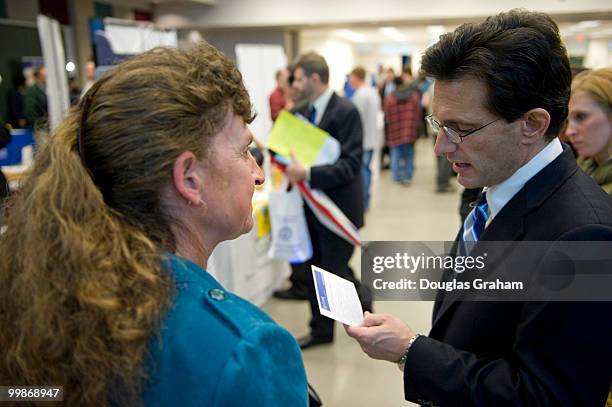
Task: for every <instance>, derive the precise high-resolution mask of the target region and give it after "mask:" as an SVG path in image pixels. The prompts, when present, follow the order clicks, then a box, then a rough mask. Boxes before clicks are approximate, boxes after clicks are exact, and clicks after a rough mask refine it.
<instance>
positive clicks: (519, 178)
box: [484, 137, 563, 225]
mask: <svg viewBox="0 0 612 407" xmlns="http://www.w3.org/2000/svg"><path fill="white" fill-rule="evenodd" d="M562 152H563V146H562V145H561V142H560V141H559V139H558V138H556V137H555V138H554V139H553V140H552V141H551V142H550V143H548V145H546V147H544V148H543V149H542V150H541V151H540V152H539V153H538V154H536V156H535V157H533V158H532V159H531V160H529V162H527V164H525V165H523V166H522V167H521V168H519V169H518V170H516V171H515V172H514V174H512V175H511V176H510V177H509V178H507V179H506V180H505V181H503V182H501V183H499V184H497V185H493V186H491V187H485V189H484V190H485V191H486V192H487V204H488V206H489V218H488V219H487V225H488V224H489V223H490V222H491V221H492V220H493V218H495V216H496V215H497V214H498V213H499V211H501V210H502V208H503V207H504V206H505V205H506V204H507V203H508V202H509V201H510V199H512V197H513V196H514V195H516V194H517V192H519V191H520V190H521V189H522V188H523V186H525V184H526V183H527V181H529V180H530V179H531V178H533V177H534V176H535V175H536V174H537V173H538V172H540V171H541V170H542V169H544V167H546V166H547V165H548V164H550V163H551V162H553V161H554V160H555V158H557V157H558V156H559V155H561V153H562Z"/></svg>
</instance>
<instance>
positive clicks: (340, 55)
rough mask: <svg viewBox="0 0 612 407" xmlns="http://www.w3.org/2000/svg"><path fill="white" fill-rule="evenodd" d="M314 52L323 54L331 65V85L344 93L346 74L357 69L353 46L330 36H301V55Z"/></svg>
mask: <svg viewBox="0 0 612 407" xmlns="http://www.w3.org/2000/svg"><path fill="white" fill-rule="evenodd" d="M309 51H314V52H317V53H319V54H321V55H322V56H323V57H324V58H325V60H326V61H327V65H329V85H330V86H331V88H332V89H334V90H335V91H337V92H339V93H342V90H343V89H344V81H345V79H346V74H348V73H350V72H351V70H352V69H353V68H354V67H355V52H354V50H353V44H352V43H350V42H348V41H343V40H340V39H336V38H332V37H330V36H328V35H321V36H304V35H301V36H300V54H303V53H305V52H309Z"/></svg>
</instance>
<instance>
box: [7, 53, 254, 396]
mask: <svg viewBox="0 0 612 407" xmlns="http://www.w3.org/2000/svg"><path fill="white" fill-rule="evenodd" d="M88 94H89V95H90V99H91V105H90V106H89V108H88V109H87V110H88V111H87V112H83V107H84V106H83V105H84V103H83V102H81V103H80V105H79V106H77V107H76V108H75V109H74V110H73V111H71V112H70V114H69V117H68V118H67V119H66V120H65V121H64V122H63V123H62V124H61V125H60V126H59V128H58V129H57V130H56V131H55V133H54V135H53V137H52V138H51V140H50V141H49V142H47V143H46V145H45V146H42V147H41V148H40V151H39V152H38V154H37V157H36V162H35V164H34V167H33V169H32V172H31V174H30V175H29V176H28V179H27V180H26V181H25V183H24V184H23V186H22V187H21V189H20V190H19V192H18V193H17V194H16V195H14V196H13V198H12V199H11V201H10V202H9V204H8V209H7V214H8V216H7V219H6V220H7V231H6V233H5V234H4V235H3V236H2V237H1V238H0V253H3V261H2V262H1V263H0V356H1V359H0V385H9V384H10V385H39V386H41V385H61V386H64V401H65V402H66V404H67V405H95V406H103V405H109V404H110V403H111V402H112V403H113V404H134V403H137V402H138V401H139V399H140V393H141V391H142V388H143V386H144V385H146V378H147V372H146V369H145V365H146V361H147V354H148V353H147V350H148V345H149V344H150V343H151V340H152V338H154V337H155V336H156V335H157V334H158V332H159V328H160V323H161V321H162V320H163V318H164V316H165V314H166V312H167V311H168V308H169V307H170V304H171V302H172V301H171V298H172V292H173V284H172V280H171V278H170V277H169V276H168V275H167V273H166V272H165V271H164V269H163V267H162V263H161V259H162V253H163V252H164V251H170V252H172V251H174V249H175V238H174V236H173V234H172V232H171V230H172V228H181V227H183V226H185V225H181V223H180V220H179V219H176V218H173V217H171V216H170V214H169V211H168V210H166V209H167V208H165V207H164V204H163V202H162V199H161V191H162V188H163V187H164V186H165V185H167V183H168V182H169V181H170V179H171V174H172V166H173V163H174V160H175V159H176V157H177V156H178V155H179V154H180V153H182V152H184V151H192V152H193V153H194V154H196V156H197V157H198V158H200V159H206V156H207V148H208V146H209V145H210V140H211V138H212V137H213V135H215V134H216V133H217V131H218V130H219V128H220V126H221V124H222V122H223V120H224V118H225V117H226V115H227V114H228V113H229V112H233V113H235V114H237V115H238V116H240V117H242V118H243V119H244V121H245V122H250V121H251V120H252V113H251V104H250V101H249V96H248V94H247V92H246V90H245V88H244V85H243V82H242V77H241V75H240V73H239V72H238V70H237V69H236V67H235V66H234V65H233V63H232V62H231V61H229V60H228V59H227V58H226V57H225V56H223V55H222V54H221V53H220V52H219V51H218V50H216V49H215V48H214V47H212V46H210V45H201V46H198V47H196V48H192V49H190V50H176V49H165V48H157V49H154V50H152V51H149V52H146V53H144V54H142V55H139V56H136V57H134V58H132V59H130V60H128V61H126V62H124V63H122V64H120V65H118V66H117V67H115V68H114V69H113V70H112V71H110V72H109V73H107V74H106V75H105V76H104V77H103V78H101V79H100V80H99V82H98V83H96V84H95V85H94V87H93V88H92V89H91V90H90V91H89V93H88ZM83 114H85V121H84V122H85V125H84V128H80V129H79V131H83V132H84V134H83V135H84V140H83V141H84V143H83V145H82V148H83V151H84V157H83V159H82V158H81V157H80V155H79V153H78V152H77V149H76V148H75V144H76V139H77V129H78V128H79V126H80V124H79V123H80V122H81V115H83Z"/></svg>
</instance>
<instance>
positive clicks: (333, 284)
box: [312, 266, 363, 326]
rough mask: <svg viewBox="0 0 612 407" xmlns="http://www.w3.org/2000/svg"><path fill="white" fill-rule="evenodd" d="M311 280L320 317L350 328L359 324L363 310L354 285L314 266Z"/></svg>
mask: <svg viewBox="0 0 612 407" xmlns="http://www.w3.org/2000/svg"><path fill="white" fill-rule="evenodd" d="M312 278H313V279H314V283H315V290H316V292H317V301H318V303H319V311H320V312H321V315H324V316H326V317H328V318H331V319H335V320H336V321H338V322H342V323H343V324H346V325H350V326H355V325H359V324H361V322H362V321H363V310H362V309H361V302H359V296H358V295H357V290H356V289H355V284H353V283H351V282H350V281H348V280H345V279H343V278H342V277H338V276H337V275H335V274H332V273H330V272H329V271H325V270H323V269H322V268H319V267H316V266H312Z"/></svg>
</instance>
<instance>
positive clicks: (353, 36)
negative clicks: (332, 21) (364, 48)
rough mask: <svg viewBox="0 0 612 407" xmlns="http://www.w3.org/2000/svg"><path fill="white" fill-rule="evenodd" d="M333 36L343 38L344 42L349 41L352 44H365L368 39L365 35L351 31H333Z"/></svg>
mask: <svg viewBox="0 0 612 407" xmlns="http://www.w3.org/2000/svg"><path fill="white" fill-rule="evenodd" d="M334 34H336V35H337V36H338V37H341V38H344V39H345V40H349V41H352V42H366V41H367V40H368V37H367V36H366V35H364V34H361V33H358V32H355V31H352V30H346V29H341V30H334Z"/></svg>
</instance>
